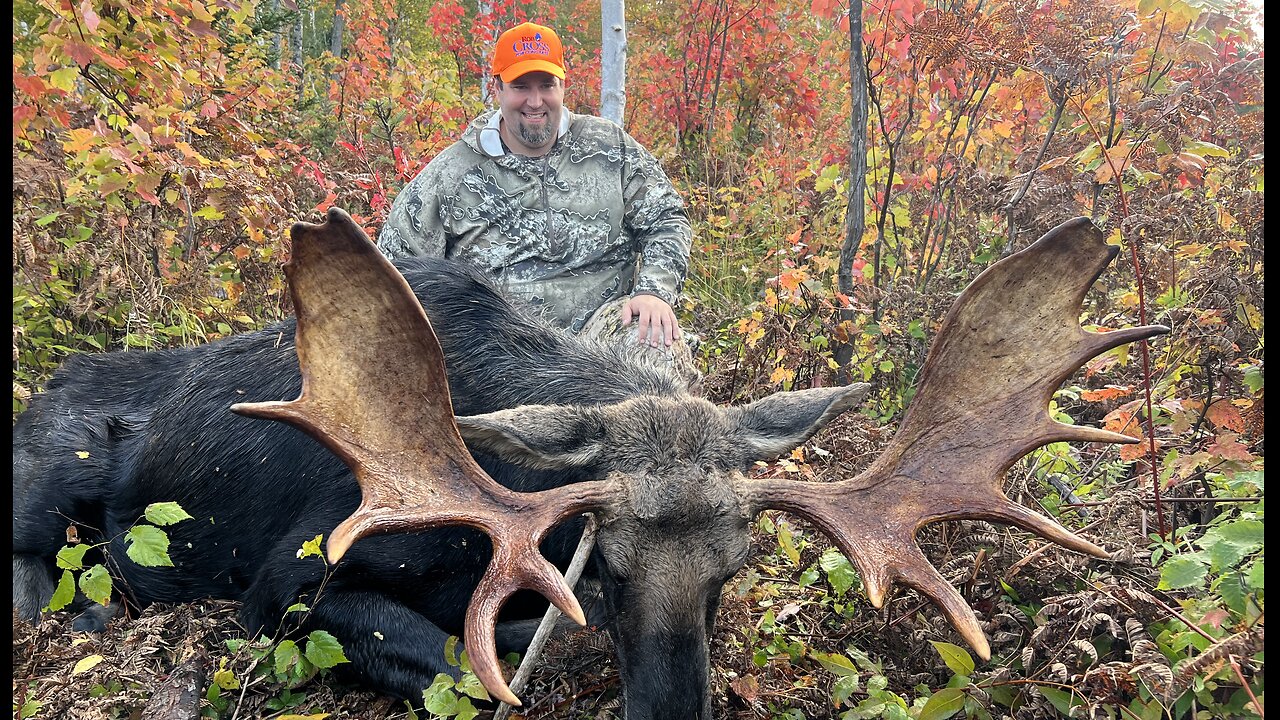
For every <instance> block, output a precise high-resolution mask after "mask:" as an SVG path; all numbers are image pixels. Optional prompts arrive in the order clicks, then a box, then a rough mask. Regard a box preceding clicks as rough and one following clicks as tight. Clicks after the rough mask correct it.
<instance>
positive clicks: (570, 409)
mask: <svg viewBox="0 0 1280 720" xmlns="http://www.w3.org/2000/svg"><path fill="white" fill-rule="evenodd" d="M455 420H456V421H457V423H458V432H459V433H461V435H462V439H463V440H464V441H465V442H466V443H467V446H468V447H470V448H472V449H474V450H479V451H481V452H485V453H488V454H490V455H493V456H495V457H497V458H500V459H502V460H506V461H507V462H511V463H515V464H517V465H522V466H524V467H528V468H534V469H538V470H562V469H566V468H581V467H586V466H589V465H592V464H593V463H594V462H595V461H596V460H597V458H599V456H600V452H601V450H602V449H603V447H604V420H603V416H602V415H601V413H600V411H599V410H598V409H597V408H594V407H580V406H575V405H523V406H521V407H518V408H512V409H510V410H499V411H497V412H491V413H485V414H483V415H470V416H465V417H457V418H455Z"/></svg>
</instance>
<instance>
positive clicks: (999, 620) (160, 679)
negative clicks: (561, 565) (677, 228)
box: [13, 377, 1168, 720]
mask: <svg viewBox="0 0 1280 720" xmlns="http://www.w3.org/2000/svg"><path fill="white" fill-rule="evenodd" d="M709 380H712V381H714V377H712V378H709ZM713 394H714V393H713ZM890 435H891V432H890V430H889V429H887V428H875V427H870V426H869V421H868V420H867V419H866V418H865V417H861V416H859V415H857V414H850V415H849V416H847V417H844V418H840V419H838V420H837V421H835V422H834V423H833V424H832V426H831V427H829V428H828V429H827V430H826V431H824V432H823V433H822V434H820V435H819V436H818V437H817V438H816V439H815V442H816V443H817V444H818V445H820V448H821V452H810V453H808V457H809V458H810V459H811V462H809V463H802V465H801V467H800V468H799V469H797V468H795V467H794V466H792V467H790V468H788V472H791V473H793V474H792V475H791V477H796V476H799V477H802V478H803V479H810V480H814V481H830V480H837V479H843V478H847V477H852V476H853V475H855V474H856V473H857V472H858V471H860V470H861V469H862V468H864V467H865V466H866V465H868V464H869V463H870V461H871V459H872V458H873V457H874V455H875V452H876V451H877V450H878V449H879V448H880V447H881V446H883V445H884V443H885V442H887V439H888V437H889V436H890ZM813 446H814V443H811V444H810V445H809V447H811V448H812V447H813ZM1020 468H1021V466H1015V468H1014V470H1013V471H1011V473H1010V479H1009V482H1008V484H1007V487H1008V494H1009V496H1010V497H1012V498H1013V499H1015V500H1019V501H1021V502H1023V503H1025V504H1028V505H1030V506H1032V507H1036V500H1035V497H1036V496H1035V494H1033V493H1032V492H1031V490H1029V489H1028V487H1027V483H1026V472H1025V470H1021V469H1020ZM782 472H783V468H782V465H781V464H775V465H771V466H769V467H768V468H762V469H761V474H764V475H768V474H771V473H782ZM1128 495H1132V496H1133V497H1134V501H1132V502H1130V501H1127V500H1126V497H1128ZM1136 497H1137V493H1136V492H1130V493H1128V494H1126V492H1124V491H1120V492H1116V493H1113V498H1114V502H1111V503H1109V504H1107V505H1105V506H1102V507H1094V508H1089V509H1088V510H1085V511H1084V512H1086V513H1088V516H1087V517H1083V518H1076V519H1072V518H1070V517H1069V516H1068V517H1064V522H1070V523H1071V524H1073V525H1074V526H1075V527H1077V528H1079V527H1080V526H1081V525H1083V526H1084V528H1085V529H1084V531H1083V533H1084V535H1085V536H1086V537H1088V539H1090V540H1092V541H1093V542H1095V543H1097V544H1100V545H1102V546H1104V547H1107V548H1108V549H1109V550H1110V551H1112V552H1113V553H1114V555H1115V557H1116V559H1117V560H1118V561H1116V562H1106V561H1098V560H1094V559H1090V558H1086V557H1084V556H1081V555H1078V554H1076V553H1073V552H1070V551H1067V550H1063V549H1061V548H1059V547H1057V546H1054V545H1050V544H1048V543H1046V542H1044V541H1041V540H1039V539H1038V538H1035V537H1033V536H1031V535H1029V534H1027V533H1023V532H1020V531H1016V530H1010V529H1007V528H1003V527H999V528H998V527H995V526H992V525H988V524H986V523H982V522H959V523H942V524H938V525H933V526H930V527H928V528H926V529H924V530H923V531H921V533H920V541H921V545H922V547H923V549H924V550H925V553H926V555H927V556H929V558H930V559H931V560H932V561H933V563H934V564H935V566H936V567H938V568H939V570H940V571H941V572H942V573H943V575H944V576H946V577H947V578H948V579H949V580H951V581H952V582H953V583H954V584H955V585H956V586H957V587H959V588H960V589H961V592H962V593H963V594H964V596H965V597H966V599H967V600H968V601H969V602H970V604H971V605H972V606H973V607H974V608H975V610H976V611H977V613H978V616H979V619H980V620H981V621H982V622H983V623H984V629H985V630H986V633H987V636H988V638H989V639H990V640H991V643H992V655H993V659H992V660H991V661H990V662H989V663H985V664H983V663H979V665H978V668H977V670H976V671H975V673H974V678H975V679H977V678H979V677H981V678H985V679H987V680H992V679H994V680H996V681H997V683H996V684H1000V683H1001V682H1003V683H1005V684H1006V685H1007V686H1008V687H1018V688H1022V689H1021V690H1020V692H1026V697H1025V698H1022V699H1021V700H1020V702H1019V703H1018V706H1019V707H1020V710H1019V711H1018V712H1016V713H1013V714H1012V715H1010V711H1008V710H1007V709H1006V708H1004V707H1001V706H998V705H995V704H992V703H990V702H989V700H988V701H987V702H986V703H984V704H985V705H986V707H987V709H988V710H989V711H990V712H991V713H992V714H993V715H994V716H995V717H1008V716H1013V717H1028V718H1031V717H1048V716H1053V712H1052V710H1050V709H1049V707H1048V705H1047V704H1046V702H1045V701H1044V698H1043V697H1040V696H1038V695H1036V694H1035V693H1031V692H1027V690H1026V689H1025V688H1027V687H1029V686H1027V685H1019V683H1022V682H1025V680H1023V679H1022V678H1025V677H1026V676H1027V675H1028V674H1035V675H1037V676H1038V677H1040V678H1047V679H1050V680H1052V681H1054V682H1061V683H1064V684H1072V685H1073V686H1079V687H1080V688H1081V689H1082V690H1085V691H1086V692H1087V691H1089V690H1090V689H1092V690H1095V691H1096V692H1099V693H1102V692H1108V691H1118V692H1121V693H1123V692H1124V691H1125V689H1126V688H1125V687H1123V684H1124V682H1123V678H1122V680H1121V681H1120V687H1118V688H1114V687H1113V688H1111V689H1110V690H1108V689H1107V688H1104V687H1101V685H1104V684H1106V682H1107V678H1105V677H1103V676H1102V675H1100V674H1099V673H1098V672H1097V671H1098V670H1099V669H1100V668H1098V667H1094V668H1092V669H1090V668H1089V666H1090V665H1092V664H1093V663H1092V662H1090V659H1089V658H1088V657H1087V655H1088V654H1089V651H1088V650H1086V649H1083V648H1082V647H1076V646H1073V643H1074V642H1075V641H1078V640H1086V641H1087V640H1088V639H1089V638H1090V637H1091V636H1093V635H1094V634H1096V633H1098V632H1101V633H1102V634H1103V635H1109V636H1114V637H1116V638H1119V639H1120V642H1125V641H1126V632H1128V633H1129V634H1128V636H1127V641H1129V642H1133V640H1134V638H1133V635H1132V631H1134V630H1135V628H1133V627H1127V626H1126V621H1127V620H1129V619H1130V618H1133V619H1137V620H1138V621H1140V622H1141V623H1142V624H1143V625H1144V626H1145V625H1146V624H1148V623H1149V622H1150V621H1151V620H1153V619H1155V618H1156V617H1159V615H1160V612H1161V611H1160V609H1159V607H1158V605H1157V603H1158V602H1159V600H1158V599H1157V598H1154V597H1153V596H1152V595H1151V594H1150V593H1152V592H1153V591H1152V590H1151V588H1154V587H1155V584H1156V582H1157V580H1158V573H1157V572H1156V571H1155V570H1153V569H1152V568H1151V563H1150V561H1149V556H1148V555H1147V554H1146V553H1147V551H1146V549H1145V547H1146V538H1145V532H1144V531H1143V530H1142V525H1143V524H1144V518H1143V517H1142V515H1143V511H1142V510H1141V508H1140V506H1139V505H1138V503H1137V501H1136ZM763 517H764V518H765V519H764V520H762V521H760V522H758V523H757V524H756V525H755V526H754V530H753V541H754V544H755V548H754V553H753V555H752V557H751V560H749V561H748V564H747V566H746V567H744V568H743V569H742V570H741V571H740V572H739V573H738V575H737V576H736V577H735V578H734V579H733V580H732V581H731V582H730V583H729V584H728V585H726V586H725V589H724V592H723V594H722V602H721V607H720V611H719V615H718V620H717V626H716V633H715V636H714V638H713V640H712V643H711V660H712V667H713V671H712V686H713V687H712V696H713V703H714V706H715V713H716V716H717V717H724V718H735V719H736V718H801V717H803V718H810V719H812V720H816V719H820V718H832V717H838V716H839V715H841V714H842V713H843V712H845V710H846V709H847V708H848V707H850V706H852V704H853V703H855V702H858V701H860V700H866V698H867V697H868V693H869V692H870V690H871V688H872V687H873V686H875V683H874V682H871V679H872V678H873V677H874V676H877V675H879V676H882V677H883V678H884V680H887V682H886V683H884V685H885V687H886V688H887V690H888V691H890V692H893V693H897V694H898V695H900V696H901V697H904V698H907V702H908V703H910V702H911V700H910V699H911V698H913V697H916V696H918V695H920V696H923V695H924V694H927V691H926V692H925V693H923V694H922V693H921V692H919V690H920V689H923V688H921V686H927V687H928V688H932V689H934V690H936V689H940V688H942V687H944V686H945V685H946V684H947V683H948V681H949V679H950V678H951V676H952V672H951V670H949V669H948V666H947V665H946V664H944V662H943V659H942V658H941V657H940V655H939V652H938V651H937V650H935V649H934V647H933V646H931V644H930V641H943V642H949V643H954V644H956V645H963V642H962V641H961V640H960V639H959V638H958V636H957V635H956V633H955V632H954V631H953V630H952V629H951V628H950V626H949V625H947V623H946V621H945V619H944V618H943V617H942V615H941V613H940V612H939V611H938V610H937V609H936V608H935V607H934V606H933V605H932V604H931V603H929V602H927V601H926V600H924V599H923V598H922V597H921V596H919V595H917V594H916V593H915V592H913V591H909V590H907V589H904V588H899V589H898V591H897V592H896V594H895V595H894V596H893V597H892V598H891V599H890V600H889V601H888V602H887V603H886V605H885V608H884V609H883V610H876V609H874V608H872V607H871V606H870V604H869V603H868V602H867V600H866V597H865V594H864V593H862V592H861V588H860V586H859V585H858V584H857V581H856V578H855V579H854V581H853V586H852V588H851V589H850V588H849V587H847V586H846V587H844V588H839V587H836V586H837V585H838V584H839V583H834V584H833V583H832V582H831V578H830V577H829V576H828V575H824V574H821V573H817V574H815V572H814V568H815V567H816V566H818V565H820V564H821V563H822V556H823V553H824V551H825V550H827V548H829V547H830V546H829V543H827V541H826V540H825V538H823V537H822V536H821V535H820V534H818V533H817V532H815V531H813V530H812V529H810V528H809V527H808V526H807V525H805V524H804V523H803V522H801V521H798V520H794V519H791V518H789V517H786V516H783V515H781V514H777V513H773V512H769V513H766V515H765V516H763ZM782 536H785V537H782ZM806 571H808V572H807V575H806ZM815 578H816V580H815ZM1055 608H1056V610H1055ZM1037 609H1038V610H1039V612H1040V616H1039V618H1038V619H1036V620H1034V621H1033V620H1031V619H1030V617H1029V615H1028V613H1029V612H1031V611H1033V610H1037ZM236 610H237V605H236V603H232V602H225V601H204V602H198V603H192V604H184V605H156V606H152V607H149V608H146V609H144V610H143V611H141V612H140V613H138V614H137V615H136V616H135V617H121V618H117V619H116V620H114V621H112V622H111V623H110V625H109V626H108V628H107V630H106V631H105V632H104V633H103V634H101V635H97V636H95V635H90V634H87V633H77V632H72V631H71V627H70V626H71V622H72V618H71V616H70V615H69V614H68V613H65V612H63V613H56V614H53V615H51V616H47V617H46V618H45V619H43V620H42V621H41V622H40V623H39V624H38V625H37V626H35V627H33V626H31V625H30V624H28V623H26V622H23V621H20V620H18V619H17V617H16V615H15V617H14V622H13V691H14V708H15V718H17V717H18V716H19V713H18V708H21V707H22V706H23V705H24V704H27V706H28V707H29V708H30V709H32V710H33V711H34V715H32V716H33V717H36V718H59V719H60V718H70V719H74V720H99V719H102V720H106V719H111V720H116V719H120V718H145V719H148V720H151V719H159V720H194V718H195V717H197V715H196V714H195V713H197V712H201V709H202V711H203V713H204V717H218V718H290V717H292V718H295V719H296V718H313V719H316V720H318V719H319V718H368V719H370V720H374V719H383V718H397V719H399V718H410V717H422V718H425V717H428V714H427V713H425V712H422V711H421V710H419V712H418V713H417V715H416V716H415V715H414V714H413V713H412V712H411V710H410V709H409V708H408V706H407V705H406V703H404V702H403V701H399V700H395V699H393V698H390V697H386V696H382V695H378V694H376V693H372V692H368V691H362V690H359V689H356V688H353V687H350V686H346V685H343V684H341V683H337V682H334V681H332V680H331V679H329V678H327V677H325V676H321V677H319V678H317V679H314V680H311V681H309V682H307V683H305V684H303V685H301V686H300V687H298V688H296V689H294V690H288V689H286V688H285V687H284V686H283V685H281V684H280V683H279V682H278V681H276V680H273V679H271V678H257V676H256V674H255V673H254V667H253V666H254V665H255V663H254V661H253V660H252V658H251V657H250V656H249V655H248V654H246V653H244V652H239V653H234V652H231V651H230V650H229V649H228V645H227V642H228V641H229V640H233V639H235V638H244V637H245V632H244V630H243V628H241V627H240V626H239V624H238V623H237V620H236ZM1055 613H1056V614H1055ZM1108 626H1109V627H1110V629H1109V630H1108ZM1126 627H1127V630H1122V629H1121V628H1126ZM859 650H860V651H861V653H863V654H864V655H862V656H859V654H858V653H859ZM1096 652H1097V651H1096V650H1095V651H1094V653H1096ZM829 653H836V654H846V657H857V658H858V662H857V667H858V669H859V672H857V673H856V674H857V675H859V676H860V678H859V679H860V684H859V686H858V687H857V688H856V689H855V690H854V692H853V693H852V700H848V701H847V704H845V705H844V706H841V705H840V704H839V701H838V699H837V695H838V692H837V691H838V690H839V688H836V687H835V683H836V680H837V679H838V678H837V675H836V674H833V673H832V672H830V668H826V669H824V666H823V663H822V662H820V661H819V658H822V657H829V656H828V655H827V654H829ZM1141 659H1142V658H1140V657H1138V655H1137V653H1130V655H1129V656H1128V658H1127V661H1126V665H1125V667H1122V668H1120V670H1123V671H1124V672H1123V673H1121V675H1123V677H1126V678H1131V677H1132V676H1133V675H1134V672H1133V671H1134V669H1135V667H1134V666H1136V665H1139V664H1140V662H1139V661H1140V660H1141ZM539 663H540V664H539V669H538V671H537V672H536V674H535V675H534V677H533V679H532V680H531V682H530V685H529V686H528V688H526V690H525V691H524V692H523V693H522V697H524V698H525V699H526V702H527V706H526V707H525V708H522V709H521V712H520V713H517V714H516V716H515V717H525V718H608V717H620V714H618V713H619V710H620V704H621V700H620V680H619V672H618V666H617V664H616V661H615V659H614V656H613V650H612V644H611V641H610V639H609V637H608V635H607V633H605V632H604V631H603V630H598V629H589V630H582V631H578V632H572V633H569V634H567V635H562V636H560V637H556V638H554V639H553V640H552V642H551V643H550V644H549V646H548V647H547V649H546V651H545V652H544V654H543V657H542V658H541V659H540V660H539ZM259 664H261V663H259ZM1114 664H1115V663H1112V665H1114ZM1157 664H1158V662H1157ZM1023 668H1032V672H1031V673H1028V672H1027V671H1026V670H1024V669H1023ZM1113 669H1114V668H1113ZM1156 669H1157V670H1159V668H1156ZM228 672H230V673H231V675H227V674H226V673H228ZM1163 672H1165V673H1167V672H1168V667H1167V663H1166V665H1165V667H1164V671H1163ZM218 673H222V674H221V675H219V676H218V677H219V678H220V679H221V680H222V682H221V683H220V684H221V685H223V687H227V686H232V687H231V689H228V690H225V691H223V692H221V696H220V697H219V698H217V701H216V703H215V702H211V701H210V700H209V699H208V698H207V696H206V695H207V691H208V689H209V688H210V686H211V685H212V684H218V683H216V681H215V674H218ZM1112 675H1115V673H1112ZM232 676H234V679H232ZM1110 682H1112V683H1115V682H1116V680H1115V678H1114V677H1112V678H1111V679H1110ZM1129 682H1130V683H1131V682H1132V680H1131V679H1130V680H1129ZM235 686H238V687H235ZM1094 686H1096V687H1094ZM846 689H848V688H846ZM1130 689H1131V688H1130ZM845 697H846V698H847V697H849V694H848V693H846V695H845ZM36 703H38V710H37V709H36V707H37V705H36ZM477 709H478V710H479V715H478V716H477V717H480V718H482V719H486V718H490V717H492V713H493V708H492V706H491V705H487V704H484V703H477ZM797 711H798V713H802V715H801V714H797ZM872 716H873V717H879V716H880V715H878V714H877V715H872ZM22 717H28V715H23V716H22Z"/></svg>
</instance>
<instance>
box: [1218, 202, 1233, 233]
mask: <svg viewBox="0 0 1280 720" xmlns="http://www.w3.org/2000/svg"><path fill="white" fill-rule="evenodd" d="M1235 224H1236V219H1235V218H1234V217H1232V216H1231V213H1229V212H1227V211H1226V209H1225V208H1223V207H1222V206H1221V205H1219V206H1218V226H1219V227H1221V228H1222V229H1223V230H1230V229H1231V228H1233V227H1235Z"/></svg>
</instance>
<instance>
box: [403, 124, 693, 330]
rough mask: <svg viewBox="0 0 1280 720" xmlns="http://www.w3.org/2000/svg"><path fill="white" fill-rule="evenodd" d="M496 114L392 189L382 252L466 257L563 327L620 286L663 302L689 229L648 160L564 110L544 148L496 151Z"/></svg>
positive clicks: (678, 278)
mask: <svg viewBox="0 0 1280 720" xmlns="http://www.w3.org/2000/svg"><path fill="white" fill-rule="evenodd" d="M497 117H498V115H497V112H496V111H490V112H487V113H485V114H484V115H481V116H480V117H479V118H477V119H476V120H475V121H473V122H472V123H471V125H470V127H468V128H467V130H466V132H464V133H463V136H462V139H461V140H459V141H458V142H456V143H454V144H453V145H452V146H450V147H449V148H447V149H446V150H445V151H444V152H442V153H440V155H438V156H437V157H436V158H435V159H434V160H432V161H431V162H430V163H428V164H427V167H426V168H424V169H423V170H422V172H420V173H418V175H417V177H415V178H414V179H413V180H411V181H410V182H409V184H407V185H405V187H404V189H403V190H401V191H400V193H399V194H398V195H397V196H396V199H395V202H394V203H393V204H392V206H391V213H390V216H389V217H388V218H387V222H386V224H385V225H384V226H383V227H382V231H381V232H380V233H379V235H378V247H379V248H380V249H381V250H382V252H383V254H384V255H386V256H387V257H390V258H396V257H402V256H406V255H433V256H445V257H450V258H458V259H462V260H467V261H469V262H471V263H473V264H475V265H477V266H478V267H480V268H482V269H483V270H485V271H486V272H487V273H488V274H489V276H490V277H491V278H492V279H493V280H494V281H495V282H496V283H497V284H498V286H499V287H503V288H505V289H507V290H509V291H511V292H513V293H514V294H516V295H517V296H519V297H523V298H525V299H526V300H528V301H530V302H531V303H533V304H534V305H535V306H540V307H543V308H544V312H545V313H546V316H547V319H549V320H551V321H552V322H555V323H556V324H558V325H561V326H562V327H566V328H569V329H570V330H572V331H573V332H578V331H579V330H581V329H582V327H583V325H584V324H586V321H587V319H588V318H589V317H590V316H591V314H592V313H593V312H594V311H595V310H596V309H597V308H598V307H600V306H601V305H603V304H605V303H606V302H609V301H610V300H613V299H615V298H618V297H621V296H623V295H626V294H628V293H630V294H648V295H656V296H658V297H660V298H662V299H663V300H664V301H666V302H667V303H668V304H670V305H675V302H676V299H677V296H678V295H679V293H680V289H681V286H682V285H683V283H684V278H685V273H686V272H687V270H688V265H689V245H690V242H691V240H692V235H693V232H692V230H691V228H690V225H689V219H688V216H687V215H686V214H685V210H684V203H683V201H682V200H681V199H680V196H679V195H678V194H677V193H676V191H675V188H673V187H672V185H671V181H670V180H668V178H667V176H666V174H665V173H664V172H663V171H662V168H661V167H660V166H659V165H658V162H657V160H655V159H654V158H653V156H652V155H650V154H649V153H648V152H647V151H646V150H645V149H644V148H642V147H641V146H640V144H639V143H637V142H636V141H635V140H634V139H632V138H631V137H630V136H629V135H627V134H626V133H625V132H623V131H622V129H621V128H619V127H618V126H617V125H616V124H614V123H612V122H610V121H608V120H605V119H603V118H598V117H593V116H589V115H575V114H573V113H570V112H569V111H568V110H563V118H562V123H561V135H560V139H559V140H558V141H557V142H556V144H555V145H554V146H553V147H552V149H551V150H550V152H548V153H547V155H546V156H544V157H541V158H531V157H525V156H522V155H516V154H512V153H509V152H504V150H503V148H502V145H501V142H500V140H499V139H498V133H497Z"/></svg>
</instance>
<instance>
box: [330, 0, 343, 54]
mask: <svg viewBox="0 0 1280 720" xmlns="http://www.w3.org/2000/svg"><path fill="white" fill-rule="evenodd" d="M346 24H347V23H346V18H345V17H344V16H343V12H342V0H334V3H333V32H331V33H330V34H329V52H330V53H332V54H333V56H334V57H336V58H340V57H342V31H343V29H345V27H346Z"/></svg>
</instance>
